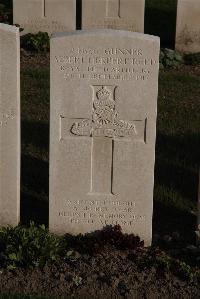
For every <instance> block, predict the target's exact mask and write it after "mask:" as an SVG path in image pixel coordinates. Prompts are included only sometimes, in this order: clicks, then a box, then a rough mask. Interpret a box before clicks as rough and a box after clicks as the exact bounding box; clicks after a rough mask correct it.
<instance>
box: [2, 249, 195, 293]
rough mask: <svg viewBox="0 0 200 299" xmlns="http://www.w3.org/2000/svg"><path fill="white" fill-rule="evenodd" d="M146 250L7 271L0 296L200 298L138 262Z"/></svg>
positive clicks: (106, 252)
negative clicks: (142, 266) (3, 294)
mask: <svg viewBox="0 0 200 299" xmlns="http://www.w3.org/2000/svg"><path fill="white" fill-rule="evenodd" d="M143 251H144V249H140V250H137V252H136V251H134V250H123V251H120V250H117V249H115V248H111V247H108V248H105V250H104V251H103V252H101V253H98V254H95V255H93V256H90V255H88V254H82V255H80V256H79V257H78V258H77V259H75V260H71V261H69V260H68V261H66V260H64V259H63V260H60V261H58V262H56V263H55V264H53V265H51V266H45V267H44V268H43V269H39V268H35V269H33V270H27V269H26V270H25V269H19V270H15V271H12V272H11V271H8V270H4V271H3V272H1V275H0V293H6V294H25V295H27V294H32V295H40V296H41V295H44V296H48V298H49V297H51V296H52V297H58V298H130V299H133V298H139V299H140V298H148V299H150V298H162V299H164V298H184V299H187V298H200V285H199V284H198V283H197V282H193V283H190V282H188V281H186V280H181V279H180V278H178V277H177V276H175V275H173V274H172V273H170V272H168V271H163V270H162V269H159V268H157V267H154V266H151V267H148V266H147V267H146V268H144V269H141V268H140V266H139V265H138V263H137V262H136V255H137V259H138V257H139V256H143V254H144V252H143Z"/></svg>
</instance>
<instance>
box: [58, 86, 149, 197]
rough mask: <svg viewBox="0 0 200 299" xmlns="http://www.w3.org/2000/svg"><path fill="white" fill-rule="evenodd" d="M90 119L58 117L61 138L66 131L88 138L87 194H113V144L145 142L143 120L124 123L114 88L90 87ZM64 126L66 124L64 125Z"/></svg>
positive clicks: (144, 121) (115, 87) (144, 122)
mask: <svg viewBox="0 0 200 299" xmlns="http://www.w3.org/2000/svg"><path fill="white" fill-rule="evenodd" d="M91 87H92V89H93V107H92V118H91V119H71V124H70V125H69V123H68V119H67V118H65V117H61V139H65V135H67V134H66V131H68V132H69V131H70V135H71V136H74V137H78V136H82V137H92V145H91V186H90V192H89V193H90V194H107V195H112V194H113V153H114V144H115V142H116V141H119V140H121V139H122V138H123V139H125V140H127V141H131V140H139V141H143V142H145V138H146V137H145V136H146V133H145V132H146V119H145V120H134V121H125V120H121V119H120V118H119V115H118V113H117V111H116V102H115V92H116V89H117V86H113V85H112V86H110V85H107V86H105V85H104V86H102V85H93V86H91ZM66 124H67V125H66Z"/></svg>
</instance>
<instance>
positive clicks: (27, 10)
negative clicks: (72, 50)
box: [13, 0, 76, 34]
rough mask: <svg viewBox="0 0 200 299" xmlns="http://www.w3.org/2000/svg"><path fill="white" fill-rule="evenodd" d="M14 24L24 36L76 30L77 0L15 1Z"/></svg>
mask: <svg viewBox="0 0 200 299" xmlns="http://www.w3.org/2000/svg"><path fill="white" fill-rule="evenodd" d="M13 23H14V24H18V25H20V27H21V28H24V31H22V34H26V33H37V32H39V31H43V32H48V33H49V34H51V33H54V32H63V31H72V30H75V29H76V0H13Z"/></svg>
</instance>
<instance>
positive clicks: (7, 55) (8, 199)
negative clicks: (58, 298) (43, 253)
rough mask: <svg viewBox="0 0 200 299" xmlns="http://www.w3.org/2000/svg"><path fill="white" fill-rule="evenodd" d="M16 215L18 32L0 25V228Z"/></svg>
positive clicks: (17, 193) (17, 172)
mask: <svg viewBox="0 0 200 299" xmlns="http://www.w3.org/2000/svg"><path fill="white" fill-rule="evenodd" d="M19 215H20V42H19V29H18V28H16V27H14V26H9V25H5V24H0V225H8V224H9V225H13V226H14V225H17V224H18V222H19Z"/></svg>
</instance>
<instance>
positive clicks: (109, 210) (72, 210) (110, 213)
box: [58, 198, 146, 226]
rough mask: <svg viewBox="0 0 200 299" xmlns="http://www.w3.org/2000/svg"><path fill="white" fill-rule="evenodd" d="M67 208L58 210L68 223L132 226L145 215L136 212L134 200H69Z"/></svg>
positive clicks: (143, 219)
mask: <svg viewBox="0 0 200 299" xmlns="http://www.w3.org/2000/svg"><path fill="white" fill-rule="evenodd" d="M65 202H66V210H60V211H58V216H59V217H65V221H66V222H68V223H81V224H91V223H93V224H98V223H99V224H101V225H110V224H112V225H116V224H120V225H122V226H132V225H134V224H135V223H136V222H138V221H140V222H143V221H145V219H146V216H145V215H138V214H136V212H135V208H136V203H135V202H132V201H126V200H124V201H117V200H116V201H115V200H110V199H109V198H106V199H105V200H82V201H81V200H74V201H71V200H67V201H65Z"/></svg>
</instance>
